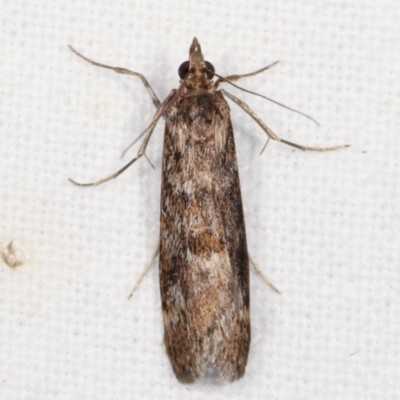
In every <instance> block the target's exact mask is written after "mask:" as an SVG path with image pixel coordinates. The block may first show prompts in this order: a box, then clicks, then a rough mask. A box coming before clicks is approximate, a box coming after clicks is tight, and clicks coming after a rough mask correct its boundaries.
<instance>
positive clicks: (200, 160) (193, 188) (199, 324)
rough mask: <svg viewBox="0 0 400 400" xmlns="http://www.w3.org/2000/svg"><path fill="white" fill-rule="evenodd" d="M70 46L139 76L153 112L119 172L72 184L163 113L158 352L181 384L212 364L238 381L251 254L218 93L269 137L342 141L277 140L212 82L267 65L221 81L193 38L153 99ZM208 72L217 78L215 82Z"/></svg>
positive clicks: (244, 352)
mask: <svg viewBox="0 0 400 400" xmlns="http://www.w3.org/2000/svg"><path fill="white" fill-rule="evenodd" d="M71 49H72V48H71ZM72 50H73V51H74V52H75V53H76V54H77V55H78V56H80V57H81V58H83V59H84V60H86V61H88V62H90V63H91V64H94V65H97V66H100V67H104V68H108V69H112V70H114V71H115V72H117V73H122V74H128V75H134V76H138V77H139V78H140V79H141V80H142V82H143V83H144V85H145V87H146V89H147V91H148V92H149V94H150V96H151V98H152V100H153V103H154V104H155V106H156V108H157V112H156V114H155V116H154V118H153V120H152V122H151V124H150V125H149V127H148V128H147V129H146V130H145V131H144V132H143V135H144V139H143V143H142V145H141V147H140V149H139V152H138V154H137V156H136V157H135V158H134V159H133V160H131V161H130V162H129V163H128V164H126V165H125V166H124V167H123V168H122V169H120V170H119V171H117V172H116V173H114V174H113V175H111V176H109V177H107V178H104V179H101V180H99V181H97V182H93V183H87V184H80V183H77V182H75V181H72V180H71V182H73V183H74V184H76V185H79V186H97V185H100V184H102V183H104V182H106V181H108V180H110V179H114V178H116V177H117V176H118V175H120V174H121V173H122V172H124V171H125V170H126V169H127V168H128V167H129V166H131V165H132V164H133V163H134V162H135V161H137V160H138V159H139V158H141V157H142V156H143V155H145V151H146V146H147V144H148V142H149V139H150V136H151V134H152V132H153V129H154V127H155V126H156V124H157V122H158V120H159V119H160V118H161V117H162V116H163V117H164V118H165V119H166V124H165V132H164V150H163V160H162V188H161V212H160V214H161V215H160V219H161V220H160V241H159V247H158V249H157V251H156V253H155V256H154V258H155V257H156V256H157V255H158V254H159V256H160V263H159V272H160V291H161V300H162V311H163V320H164V343H165V347H166V351H167V354H168V356H169V359H170V361H171V364H172V368H173V370H174V373H175V375H176V377H177V378H178V380H179V381H180V382H182V383H193V382H195V381H197V380H198V379H199V378H200V377H202V376H203V375H204V374H205V373H206V370H207V368H208V367H213V368H216V369H217V370H218V371H219V374H220V376H221V377H222V378H224V379H228V380H230V381H234V380H236V379H239V378H241V377H242V376H243V375H244V373H245V368H246V363H247V358H248V354H249V346H250V308H249V307H250V293H249V262H250V256H249V254H248V250H247V242H246V230H245V222H244V214H243V206H242V198H241V192H240V181H239V174H238V166H237V160H236V151H235V140H234V135H233V128H232V123H231V120H230V109H229V106H228V104H227V102H226V101H225V98H224V95H225V96H227V97H228V98H230V99H231V100H233V101H234V102H235V103H237V104H238V105H239V106H240V107H242V108H243V109H244V110H245V111H246V112H247V113H249V114H250V115H251V117H252V118H253V119H254V120H255V121H256V122H257V123H258V124H259V125H260V126H261V128H262V129H263V130H264V131H265V132H266V133H267V135H268V137H269V139H273V140H277V141H280V142H283V143H286V144H288V145H291V146H293V147H296V148H299V149H301V150H315V151H327V150H336V149H339V148H343V147H346V146H335V147H330V148H315V147H306V146H301V145H298V144H295V143H291V142H288V141H286V140H284V139H281V138H279V137H278V136H277V135H276V134H275V133H273V132H272V131H271V130H270V129H269V128H268V127H267V126H266V125H265V124H264V123H263V122H262V120H261V119H260V118H259V117H258V116H257V115H256V114H255V113H254V112H253V111H252V110H251V109H250V108H249V106H248V105H247V104H246V103H244V102H242V101H241V100H239V99H238V98H236V97H235V96H233V95H231V94H230V93H228V92H226V91H225V90H217V89H218V86H219V84H220V83H221V82H224V81H226V82H229V83H231V82H232V81H236V80H238V79H240V78H243V77H247V76H252V75H255V74H258V73H260V72H263V71H265V70H267V69H268V68H270V67H271V66H273V65H275V64H276V63H274V64H271V65H270V66H268V67H265V68H263V69H261V70H259V71H256V72H254V73H251V74H246V75H232V76H229V77H226V78H222V77H220V76H219V75H217V74H215V71H214V67H213V66H212V64H210V63H209V62H208V61H205V60H204V57H203V54H202V52H201V48H200V44H199V42H198V40H197V39H196V38H194V39H193V42H192V45H191V46H190V50H189V61H186V62H184V63H183V64H182V65H181V66H180V67H179V76H180V78H181V81H180V86H179V88H178V89H177V90H172V92H171V93H170V95H169V96H168V97H167V98H166V100H164V102H162V103H161V102H160V101H159V100H158V98H157V96H156V94H155V93H154V91H153V89H152V88H151V86H150V85H149V83H148V81H147V80H146V78H145V77H144V76H143V75H141V74H139V73H137V72H133V71H129V70H127V69H124V68H117V67H110V66H107V65H104V64H99V63H97V62H94V61H92V60H90V59H88V58H86V57H84V56H82V55H81V54H79V53H78V52H76V51H75V50H74V49H72ZM214 75H217V76H219V79H218V80H217V81H216V82H214V81H213V77H214ZM150 265H151V263H150V264H149V266H150ZM255 267H256V266H255ZM256 268H257V267H256ZM258 272H260V271H258ZM260 273H261V272H260ZM143 276H144V275H143ZM143 276H142V278H143ZM142 278H141V279H142ZM141 279H140V281H141ZM135 289H136V287H135ZM135 289H134V290H135Z"/></svg>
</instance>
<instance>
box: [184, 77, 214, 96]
mask: <svg viewBox="0 0 400 400" xmlns="http://www.w3.org/2000/svg"><path fill="white" fill-rule="evenodd" d="M181 84H182V85H183V87H182V89H181V93H182V95H183V96H188V95H191V94H192V95H199V94H201V92H202V91H204V92H207V93H213V92H215V91H216V89H215V84H214V82H213V80H212V79H208V78H207V77H206V76H192V77H189V78H187V79H186V80H185V81H183V82H182V83H181Z"/></svg>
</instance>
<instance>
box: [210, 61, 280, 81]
mask: <svg viewBox="0 0 400 400" xmlns="http://www.w3.org/2000/svg"><path fill="white" fill-rule="evenodd" d="M278 63H279V61H275V62H274V63H272V64H270V65H267V66H266V67H264V68H261V69H259V70H258V71H255V72H250V73H249V74H241V75H229V76H225V77H224V79H226V80H228V81H231V82H235V81H238V80H239V79H242V78H249V77H250V76H255V75H258V74H261V73H262V72H264V71H266V70H267V69H270V68H272V67H274V66H275V65H276V64H278ZM218 81H222V79H218ZM218 81H217V82H218ZM218 83H219V82H218Z"/></svg>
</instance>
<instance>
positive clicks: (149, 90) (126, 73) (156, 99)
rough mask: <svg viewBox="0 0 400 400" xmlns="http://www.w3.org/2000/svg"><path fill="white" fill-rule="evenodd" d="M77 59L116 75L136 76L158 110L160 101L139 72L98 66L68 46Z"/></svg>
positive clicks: (98, 64) (102, 65)
mask: <svg viewBox="0 0 400 400" xmlns="http://www.w3.org/2000/svg"><path fill="white" fill-rule="evenodd" d="M68 47H69V48H70V49H71V50H72V51H73V52H74V53H75V54H76V55H77V56H78V57H80V58H82V59H83V60H85V61H87V62H88V63H90V64H93V65H96V66H97V67H102V68H107V69H111V70H113V71H114V72H116V73H117V74H125V75H133V76H137V77H138V78H140V80H141V81H142V82H143V85H144V86H145V88H146V89H147V92H148V93H149V95H150V97H151V100H152V101H153V104H154V105H155V107H156V109H158V108H159V107H160V105H161V102H160V100H159V99H158V97H157V95H156V93H155V92H154V90H153V88H152V87H151V86H150V83H149V82H148V81H147V79H146V78H145V77H144V76H143V75H142V74H140V73H139V72H135V71H130V70H129V69H126V68H120V67H110V66H109V65H104V64H100V63H98V62H96V61H93V60H91V59H90V58H87V57H85V56H84V55H82V54H80V53H78V52H77V51H76V50H75V49H74V48H73V47H72V46H68Z"/></svg>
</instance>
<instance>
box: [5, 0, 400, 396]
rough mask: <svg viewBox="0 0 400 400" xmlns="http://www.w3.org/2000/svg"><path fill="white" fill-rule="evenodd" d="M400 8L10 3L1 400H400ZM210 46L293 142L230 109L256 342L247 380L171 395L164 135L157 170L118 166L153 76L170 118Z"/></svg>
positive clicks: (156, 139) (153, 152)
mask: <svg viewBox="0 0 400 400" xmlns="http://www.w3.org/2000/svg"><path fill="white" fill-rule="evenodd" d="M399 14H400V7H399V5H398V2H396V1H394V0H386V1H383V2H380V3H379V4H378V3H376V2H372V1H362V2H361V1H351V2H350V1H348V2H346V1H343V2H337V1H330V0H323V1H319V2H295V1H285V2H281V1H269V2H264V1H258V0H250V1H246V2H239V1H237V2H228V1H226V0H223V1H220V2H216V3H215V2H214V3H211V2H201V3H200V2H174V1H171V0H169V1H164V2H159V1H154V0H149V1H146V2H145V1H134V0H130V1H128V0H122V1H119V2H112V1H108V0H103V1H102V2H92V1H84V2H64V1H62V0H61V1H57V2H49V1H30V2H24V1H21V0H16V1H13V2H8V3H7V4H3V7H2V13H1V29H0V45H1V49H0V58H1V62H0V66H1V67H0V68H1V73H0V88H1V96H0V138H1V145H0V248H1V249H2V251H3V252H7V251H8V250H7V245H8V244H9V243H10V242H11V241H13V246H14V247H13V248H14V249H15V251H16V256H17V258H18V259H20V260H21V262H22V265H20V266H19V267H17V268H15V269H12V268H10V267H8V266H7V265H6V263H4V262H3V261H2V259H1V258H0V293H1V297H0V321H1V323H0V398H1V399H7V400H14V399H15V400H16V399H35V400H37V399H40V400H41V399H52V400H54V399H68V400H70V399H71V400H72V399H85V400H91V399H96V400H115V399H158V398H167V399H175V398H189V399H203V398H207V399H226V398H230V399H243V398H247V399H258V398H268V399H270V400H274V399H296V400H301V399H304V400H308V399H324V400H331V399H363V400H365V399H374V400H375V399H395V398H400V385H399V383H398V365H399V363H400V347H399V340H398V338H399V337H400V323H399V318H398V316H399V315H400V314H399V313H400V302H399V290H400V284H399V282H400V272H399V271H400V269H399V267H400V256H399V243H400V234H399V229H400V228H399V226H400V206H399V204H400V203H399V198H400V189H399V162H398V157H399V156H398V153H399V133H398V131H399V127H400V118H399V111H398V110H399V106H400V101H399V95H400V90H399V89H400V88H399V78H398V77H399V76H400V70H399V69H400V67H399V66H400V62H399V57H400V51H399V37H400V36H399V35H400V28H399V25H398V20H399ZM193 36H197V38H198V39H199V41H200V44H201V45H202V49H203V53H204V55H205V57H206V59H207V60H209V61H210V62H212V63H213V65H214V66H215V68H216V71H217V72H218V73H219V74H221V75H225V76H226V75H231V74H240V73H248V72H252V71H255V70H257V69H259V68H261V67H263V66H265V65H267V64H270V63H272V62H274V61H276V60H280V61H281V62H280V64H278V65H277V66H275V67H274V68H273V69H271V70H269V71H267V72H265V73H264V74H262V75H260V76H257V77H253V78H246V79H243V80H241V81H239V82H237V83H238V84H239V85H241V86H243V87H245V88H247V89H249V90H253V91H257V92H259V93H261V94H265V95H266V96H269V97H271V98H273V99H275V100H277V101H279V102H282V103H284V104H285V105H287V106H289V107H293V108H296V109H298V110H300V111H303V112H306V113H307V114H310V115H312V117H314V118H315V119H317V120H318V121H319V123H320V125H321V126H320V127H317V126H316V125H315V124H313V123H312V122H311V121H310V120H308V119H306V118H304V117H302V116H300V115H298V114H296V113H292V112H289V111H288V110H285V109H283V108H280V107H278V106H276V105H274V104H272V103H270V102H267V101H266V100H262V99H260V98H259V97H255V96H252V95H250V94H248V93H245V92H241V91H239V90H237V89H235V88H232V87H230V86H229V85H227V84H224V85H221V86H223V87H224V88H225V89H226V90H228V91H229V92H231V93H234V94H235V95H236V96H237V97H239V98H241V99H242V100H244V101H246V102H247V103H248V104H249V105H250V106H251V107H252V108H253V109H254V111H255V112H257V114H258V115H259V116H260V117H261V118H262V119H263V120H264V121H265V123H266V124H267V125H268V126H269V127H270V128H271V129H272V130H273V131H274V132H275V133H276V134H278V135H279V136H281V137H283V138H285V139H287V140H289V141H292V142H296V143H300V144H305V145H310V146H321V147H324V146H331V145H336V144H345V143H351V144H352V147H351V148H349V149H346V150H341V151H337V152H331V153H314V152H302V151H300V150H295V149H293V148H291V147H288V146H285V145H283V144H281V143H276V142H273V143H272V142H271V143H269V145H268V147H267V149H266V151H265V152H264V153H263V155H262V156H259V152H260V151H261V149H262V147H263V145H264V144H265V140H266V135H265V133H264V132H263V131H262V130H261V129H260V127H259V126H258V125H257V124H256V123H255V122H254V121H253V120H252V119H251V118H250V117H249V116H247V115H246V114H245V113H244V112H243V110H241V109H240V108H238V107H237V106H236V105H235V104H233V103H232V102H230V101H228V102H229V104H230V107H231V111H232V120H233V126H234V129H235V140H236V146H237V152H238V162H239V172H240V178H241V188H242V195H243V203H244V211H245V218H246V226H247V236H248V247H249V251H250V254H251V255H252V257H253V258H254V259H256V260H257V262H258V264H259V265H260V267H261V268H262V270H263V271H264V272H265V273H266V274H267V275H268V276H269V278H270V279H271V280H272V281H273V282H274V283H275V284H276V286H277V287H278V288H279V289H280V290H281V291H282V294H281V295H276V294H275V293H273V292H272V291H271V290H270V289H269V288H268V287H267V286H266V285H265V284H264V282H263V281H262V280H260V279H259V277H258V276H257V275H256V274H255V273H254V271H251V318H252V344H251V349H250V357H249V361H248V365H247V369H246V375H245V376H244V378H243V379H242V380H240V381H238V382H236V383H233V384H230V383H226V382H222V381H219V380H218V379H217V378H215V377H213V376H210V377H207V379H204V380H202V381H201V382H200V383H198V384H196V385H194V386H187V387H185V386H182V385H181V384H179V383H178V381H177V380H176V379H175V377H174V375H173V372H172V369H171V367H170V364H169V360H168V358H167V356H166V354H165V349H164V347H163V345H162V334H163V329H162V318H161V305H160V295H159V285H158V272H157V268H158V267H157V263H156V265H155V266H154V267H153V269H152V270H151V272H150V273H149V274H148V276H147V278H146V279H145V280H144V282H143V283H142V285H141V286H140V288H139V290H138V291H137V293H136V294H135V296H134V297H133V299H132V300H131V301H127V297H128V295H129V293H130V291H131V289H132V287H133V285H134V283H135V281H136V280H137V279H138V278H139V277H140V275H141V273H142V270H143V268H144V267H145V265H146V263H147V262H148V260H149V259H150V257H151V254H152V253H153V251H154V248H155V246H156V243H157V238H158V234H159V232H158V229H159V222H158V220H159V201H160V176H161V171H160V168H161V153H162V135H163V122H162V121H160V123H159V126H158V127H157V129H156V130H155V132H154V134H153V137H152V139H151V141H150V144H149V148H148V152H147V155H148V157H149V159H150V160H151V161H152V163H153V164H154V166H155V171H154V170H153V169H152V168H151V167H150V165H149V163H148V162H147V161H146V160H145V159H142V160H140V161H139V162H138V163H137V164H135V165H134V166H132V167H131V168H130V169H129V170H128V171H126V172H125V173H124V174H123V175H121V176H120V177H119V178H118V179H116V180H115V181H111V182H108V183H106V184H105V185H103V186H99V187H97V188H77V187H75V186H73V185H72V184H71V183H70V182H68V180H67V178H68V177H71V178H74V179H76V180H78V181H82V182H87V181H93V180H96V179H100V178H103V177H105V176H107V175H109V174H110V173H112V172H114V171H116V170H117V169H118V168H119V167H121V166H122V165H124V164H125V163H126V162H127V161H128V160H129V159H131V158H132V157H133V156H134V155H135V152H136V151H137V149H138V146H139V145H138V144H136V145H135V146H134V147H133V148H132V149H131V150H130V151H129V152H128V154H127V155H126V156H125V157H124V159H122V160H120V158H119V157H120V154H121V152H122V151H123V150H124V149H125V148H126V147H127V146H128V145H129V143H130V142H131V141H132V140H133V139H135V138H136V137H137V136H138V135H139V134H140V133H141V132H142V131H143V130H144V129H145V128H146V127H147V126H148V124H149V123H150V121H151V118H152V116H153V114H154V106H153V105H152V102H151V99H150V97H149V95H148V93H147V92H146V90H145V88H144V86H143V84H142V83H141V81H140V80H139V79H138V78H136V77H131V76H126V75H118V74H115V73H114V72H112V71H108V70H105V69H102V68H97V67H95V66H93V65H90V64H88V63H86V62H84V61H83V60H81V59H79V58H78V57H77V56H75V55H74V54H73V53H72V52H71V51H70V50H69V49H68V47H67V45H68V44H70V45H72V46H74V48H76V49H77V50H78V51H80V52H81V53H82V54H84V55H85V56H87V57H90V58H91V59H93V60H95V61H98V62H100V63H104V64H109V65H115V66H120V67H125V68H129V69H132V70H134V71H138V72H142V73H143V74H145V76H146V77H147V79H148V80H149V82H150V83H151V85H152V86H153V88H154V90H155V91H156V93H157V94H158V96H159V97H160V99H164V98H165V97H166V96H167V94H168V93H169V92H170V90H171V89H173V88H176V87H177V86H178V83H179V77H178V75H177V70H178V67H179V65H180V64H181V62H183V61H185V60H186V59H187V56H188V50H189V46H190V43H191V41H192V39H193Z"/></svg>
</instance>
